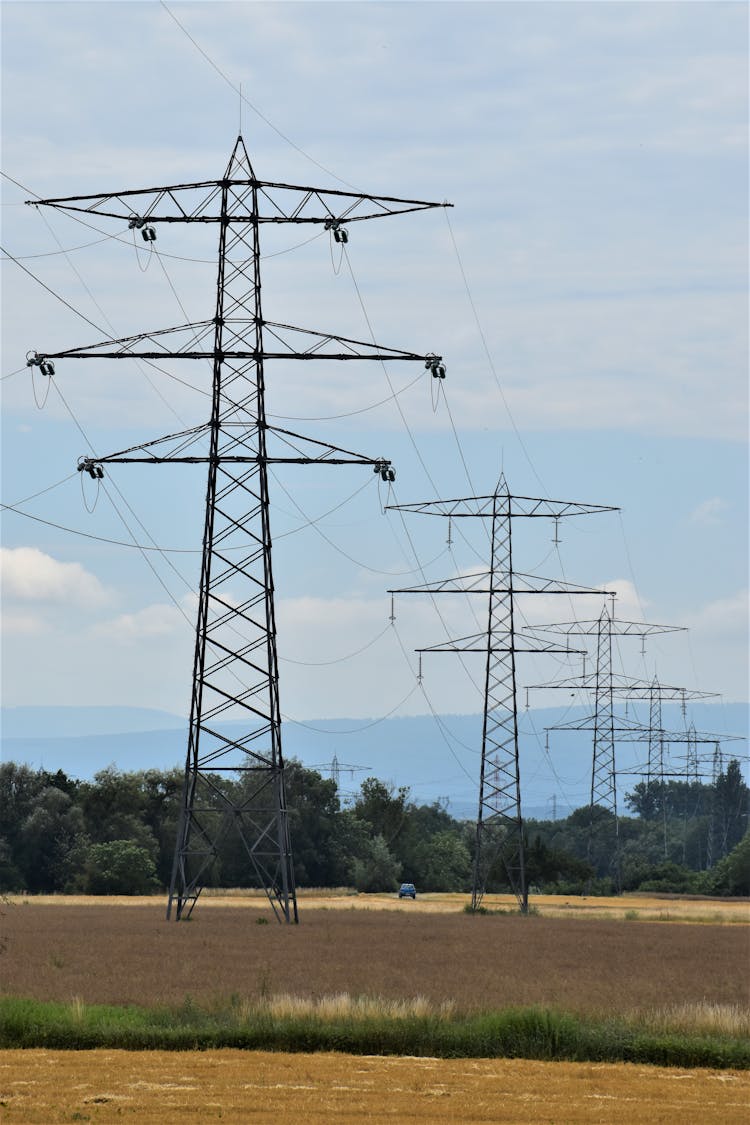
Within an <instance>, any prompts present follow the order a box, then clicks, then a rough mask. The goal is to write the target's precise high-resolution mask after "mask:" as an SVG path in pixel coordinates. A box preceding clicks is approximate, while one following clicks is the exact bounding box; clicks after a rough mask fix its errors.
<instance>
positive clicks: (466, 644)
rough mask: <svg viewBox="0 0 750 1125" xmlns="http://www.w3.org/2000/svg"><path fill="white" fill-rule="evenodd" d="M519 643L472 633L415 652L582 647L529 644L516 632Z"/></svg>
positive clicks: (566, 650) (547, 650)
mask: <svg viewBox="0 0 750 1125" xmlns="http://www.w3.org/2000/svg"><path fill="white" fill-rule="evenodd" d="M517 636H518V639H519V641H521V643H520V644H514V645H513V647H510V646H509V645H508V644H504V645H503V644H494V643H493V642H492V641H490V642H489V643H488V638H487V633H474V634H473V635H472V636H469V637H458V638H456V640H454V641H443V642H442V643H441V644H437V645H428V646H427V647H426V648H418V649H415V652H482V653H484V654H485V655H486V654H487V653H488V652H490V653H494V652H532V653H533V652H537V653H563V654H565V653H569V652H573V653H580V652H583V649H570V648H560V646H559V645H553V644H545V643H544V642H540V643H538V644H535V645H533V646H532V645H531V643H530V642H528V641H527V643H526V644H524V643H523V642H524V637H523V636H521V635H520V634H517Z"/></svg>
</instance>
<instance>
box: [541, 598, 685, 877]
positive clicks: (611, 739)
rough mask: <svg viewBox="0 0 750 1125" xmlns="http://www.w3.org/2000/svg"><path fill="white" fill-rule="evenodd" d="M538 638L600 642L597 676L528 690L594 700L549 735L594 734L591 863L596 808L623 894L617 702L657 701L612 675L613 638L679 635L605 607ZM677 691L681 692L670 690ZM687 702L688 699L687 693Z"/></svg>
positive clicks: (546, 629) (638, 685) (544, 629)
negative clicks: (607, 822) (607, 831)
mask: <svg viewBox="0 0 750 1125" xmlns="http://www.w3.org/2000/svg"><path fill="white" fill-rule="evenodd" d="M531 631H532V632H534V633H539V634H542V635H543V634H545V633H553V634H562V635H564V636H567V637H571V636H577V637H585V636H594V637H596V664H595V667H594V671H593V673H590V674H589V675H588V676H587V675H586V674H585V672H584V674H583V675H582V676H580V677H570V678H568V679H564V680H557V681H553V682H552V683H548V684H533V685H529V689H528V690H538V689H547V690H549V689H552V690H565V691H569V690H570V689H571V688H576V689H579V690H580V689H584V690H587V691H589V692H590V694H591V695H593V700H594V711H593V714H592V715H591V716H590V717H587V718H586V720H584V725H581V722H580V720H579V721H575V720H574V722H573V723H572V724H570V725H563V726H562V727H550V728H548V729H549V730H560V729H563V730H567V729H575V730H584V729H589V730H592V731H593V754H592V763H591V797H590V802H589V834H588V844H587V852H588V860H589V863H591V861H592V858H593V846H594V830H595V826H596V815H597V814H596V810H597V808H603V809H606V810H607V812H609V813H610V814H611V816H612V824H613V832H614V840H613V854H612V861H611V870H612V875H613V878H614V881H615V887H616V889H617V893H618V894H619V893H620V891H621V889H622V877H621V859H620V822H619V816H618V811H617V769H616V764H615V742H616V736H615V730H616V727H615V698H616V697H624V698H626V699H633V698H642V697H643V692H644V691H645V690H648V691H649V699H650V698H652V696H653V691H652V686H651V685H647V684H646V683H644V682H643V681H637V680H632V679H627V678H626V677H624V676H621V675H618V674H616V673H615V671H614V667H613V663H612V637H613V636H621V637H641V638H646V637H648V636H652V635H653V634H655V633H673V632H679V631H682V630H680V627H679V626H676V625H653V624H647V623H646V622H639V621H620V620H618V619H617V618H615V616H614V613H612V612H611V611H610V609H609V608H608V606H607V605H606V604H605V605H604V606H603V607H602V612H601V613H600V615H599V617H598V618H597V619H595V620H590V621H563V622H558V623H555V624H551V625H537V626H534V627H533V629H532V630H531ZM671 690H679V689H671ZM683 698H684V693H683Z"/></svg>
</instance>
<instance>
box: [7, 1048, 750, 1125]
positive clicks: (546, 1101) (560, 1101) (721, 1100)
mask: <svg viewBox="0 0 750 1125" xmlns="http://www.w3.org/2000/svg"><path fill="white" fill-rule="evenodd" d="M749 1099H750V1076H748V1074H747V1073H739V1074H737V1073H730V1072H726V1071H721V1072H716V1071H710V1070H700V1071H686V1070H680V1069H669V1070H665V1069H663V1068H661V1067H643V1066H633V1065H627V1064H623V1065H620V1066H615V1065H610V1064H606V1063H594V1064H587V1063H564V1062H558V1063H541V1062H530V1061H526V1060H524V1059H513V1060H506V1059H479V1060H475V1059H449V1060H445V1059H424V1058H422V1059H411V1058H371V1057H365V1058H361V1057H360V1058H356V1059H352V1058H351V1057H349V1056H347V1055H337V1054H316V1055H305V1054H294V1055H288V1054H271V1053H268V1052H263V1051H258V1052H246V1051H201V1052H197V1053H196V1052H192V1053H190V1054H184V1053H182V1052H178V1053H175V1052H161V1051H143V1052H121V1051H6V1052H4V1053H3V1055H2V1057H0V1102H1V1103H2V1104H3V1121H4V1122H5V1123H6V1125H58V1123H60V1125H62V1123H63V1122H73V1121H80V1122H83V1121H90V1122H100V1123H111V1122H128V1121H130V1122H133V1125H136V1123H137V1125H176V1123H177V1122H183V1121H186V1120H190V1121H196V1122H216V1121H221V1122H225V1123H229V1122H233V1123H240V1122H241V1123H243V1125H245V1123H246V1122H249V1121H252V1122H262V1123H266V1122H268V1123H270V1122H278V1121H296V1120H304V1121H305V1122H306V1123H308V1125H329V1123H330V1122H331V1121H334V1120H335V1121H341V1122H359V1121H371V1122H384V1121H391V1122H397V1123H400V1122H405V1121H409V1122H416V1123H422V1125H433V1123H438V1122H452V1123H453V1125H455V1123H457V1122H461V1125H474V1123H475V1122H476V1123H479V1122H483V1123H489V1122H492V1123H493V1125H531V1123H535V1125H536V1123H543V1125H595V1123H600V1122H601V1123H603V1122H607V1123H608V1125H615V1123H616V1125H674V1122H675V1121H684V1122H690V1123H693V1122H700V1123H701V1125H734V1123H740V1122H746V1121H747V1105H748V1100H749Z"/></svg>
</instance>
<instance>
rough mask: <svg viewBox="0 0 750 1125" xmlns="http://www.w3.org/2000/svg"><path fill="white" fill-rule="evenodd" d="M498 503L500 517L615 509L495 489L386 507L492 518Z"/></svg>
mask: <svg viewBox="0 0 750 1125" xmlns="http://www.w3.org/2000/svg"><path fill="white" fill-rule="evenodd" d="M498 503H500V504H502V509H501V510H502V514H503V516H504V517H511V518H512V517H514V516H515V517H518V516H523V517H524V518H527V519H528V518H534V517H539V518H545V519H563V518H565V517H566V516H583V515H592V514H594V513H595V512H619V510H620V509H619V508H617V507H612V506H611V505H607V504H583V503H578V502H577V501H574V500H545V499H541V498H535V497H532V496H513V495H511V494H510V493H506V492H502V491H498V492H497V493H495V494H493V495H492V496H465V497H461V498H459V499H457V500H425V501H423V502H421V503H416V504H389V505H388V510H390V511H398V512H416V513H417V514H419V515H424V516H448V517H450V518H451V519H464V518H471V517H475V518H479V519H490V520H491V519H492V518H493V515H496V514H497V510H498Z"/></svg>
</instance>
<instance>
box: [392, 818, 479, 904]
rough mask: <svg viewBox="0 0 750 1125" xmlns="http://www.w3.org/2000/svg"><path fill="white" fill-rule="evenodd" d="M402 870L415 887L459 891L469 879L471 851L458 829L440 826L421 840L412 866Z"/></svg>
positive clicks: (429, 889)
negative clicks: (440, 828)
mask: <svg viewBox="0 0 750 1125" xmlns="http://www.w3.org/2000/svg"><path fill="white" fill-rule="evenodd" d="M405 870H407V871H408V872H409V875H410V877H412V875H413V881H414V882H416V884H417V887H418V889H419V890H425V891H461V890H464V889H465V888H466V887H467V886H468V885H469V883H470V881H471V854H470V852H469V848H468V846H467V844H466V841H465V840H464V838H463V835H462V834H461V833H460V832H456V831H454V830H453V829H450V828H449V829H444V830H443V831H440V832H434V833H433V834H432V835H431V836H429V837H428V838H427V839H426V840H424V841H423V842H422V844H421V846H420V849H419V855H418V858H417V861H416V863H415V866H414V868H413V869H412V868H408V869H405Z"/></svg>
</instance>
